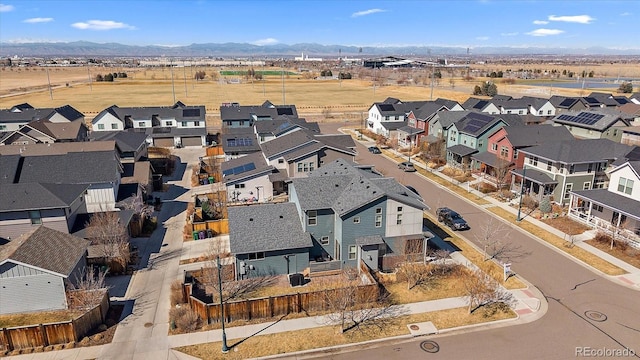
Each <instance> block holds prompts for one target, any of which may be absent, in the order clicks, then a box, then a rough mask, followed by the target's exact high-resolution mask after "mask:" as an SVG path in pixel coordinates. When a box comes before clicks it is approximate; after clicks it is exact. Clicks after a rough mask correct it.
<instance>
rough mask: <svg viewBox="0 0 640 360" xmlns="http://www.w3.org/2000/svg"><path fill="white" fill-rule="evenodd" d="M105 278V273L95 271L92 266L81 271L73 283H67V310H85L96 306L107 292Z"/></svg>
mask: <svg viewBox="0 0 640 360" xmlns="http://www.w3.org/2000/svg"><path fill="white" fill-rule="evenodd" d="M105 276H106V272H104V271H95V270H94V269H93V267H92V266H88V267H85V268H84V269H82V271H80V273H79V274H78V276H77V278H76V279H74V280H75V282H68V283H67V288H68V291H67V299H68V301H69V308H70V309H85V310H86V309H90V308H92V307H94V306H96V305H97V304H98V303H99V302H100V300H102V297H103V296H104V292H105V291H107V285H106V284H105Z"/></svg>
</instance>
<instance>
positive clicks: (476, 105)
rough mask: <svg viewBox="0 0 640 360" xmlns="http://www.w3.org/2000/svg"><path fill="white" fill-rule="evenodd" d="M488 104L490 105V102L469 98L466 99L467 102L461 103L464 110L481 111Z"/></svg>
mask: <svg viewBox="0 0 640 360" xmlns="http://www.w3.org/2000/svg"><path fill="white" fill-rule="evenodd" d="M490 103H491V101H490V100H485V99H478V98H474V97H470V98H468V99H467V101H465V102H464V103H462V107H463V108H464V109H465V110H474V109H475V110H480V111H482V110H483V109H484V108H486V107H487V105H489V104H490Z"/></svg>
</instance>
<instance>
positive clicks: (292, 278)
mask: <svg viewBox="0 0 640 360" xmlns="http://www.w3.org/2000/svg"><path fill="white" fill-rule="evenodd" d="M289 282H290V283H291V286H302V285H303V284H304V275H302V274H300V273H296V274H291V275H289Z"/></svg>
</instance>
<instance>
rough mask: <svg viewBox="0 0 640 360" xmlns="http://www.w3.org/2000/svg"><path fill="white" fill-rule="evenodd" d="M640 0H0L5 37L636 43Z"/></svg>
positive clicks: (155, 41)
mask: <svg viewBox="0 0 640 360" xmlns="http://www.w3.org/2000/svg"><path fill="white" fill-rule="evenodd" d="M638 24H640V1H595V0H593V1H553V0H547V1H508V0H463V1H419V0H413V1H358V0H354V1H341V0H325V1H320V0H309V1H296V0H289V1H267V0H263V1H249V0H237V1H206V0H202V1H189V0H182V1H165V0H159V1H151V0H128V1H125V0H115V1H114V0H94V1H87V0H85V1H77V0H76V1H71V0H69V1H56V0H46V1H30V0H19V1H16V0H0V42H14V43H15V42H70V41H79V40H84V41H92V42H98V43H107V42H118V43H122V44H128V45H165V46H176V45H189V44H192V43H225V42H242V43H253V44H274V43H284V44H296V43H318V44H324V45H334V44H337V45H355V46H376V45H420V46H463V47H481V46H517V47H527V46H541V47H565V48H582V47H591V46H603V47H607V48H618V49H629V48H635V49H638V48H640V41H639V40H638V34H632V33H633V32H634V31H636V32H637V31H638Z"/></svg>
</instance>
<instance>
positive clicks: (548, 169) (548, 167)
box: [547, 161, 551, 171]
mask: <svg viewBox="0 0 640 360" xmlns="http://www.w3.org/2000/svg"><path fill="white" fill-rule="evenodd" d="M547 171H551V161H547Z"/></svg>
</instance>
